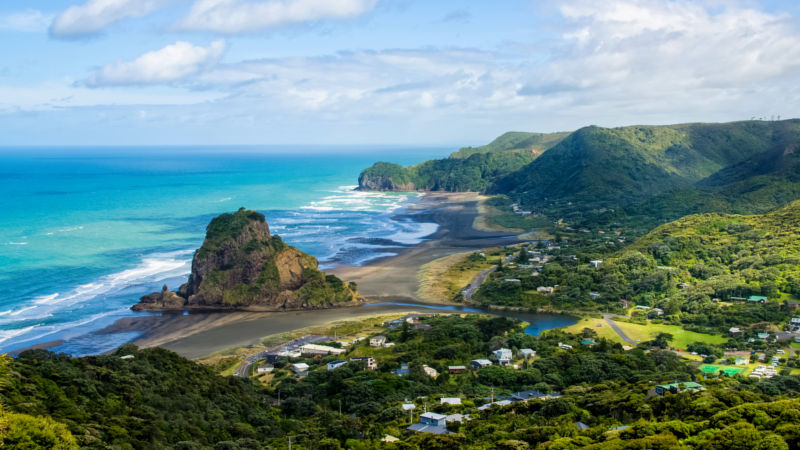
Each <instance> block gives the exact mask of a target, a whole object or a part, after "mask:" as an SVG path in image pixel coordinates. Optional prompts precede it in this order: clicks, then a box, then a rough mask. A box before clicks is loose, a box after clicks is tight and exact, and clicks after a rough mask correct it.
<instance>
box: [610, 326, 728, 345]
mask: <svg viewBox="0 0 800 450" xmlns="http://www.w3.org/2000/svg"><path fill="white" fill-rule="evenodd" d="M614 322H615V323H616V324H617V325H618V326H619V327H620V329H622V331H623V332H625V334H626V335H628V337H629V338H631V339H633V340H639V341H641V342H644V341H649V340H651V339H653V338H654V337H656V335H657V334H659V333H669V334H671V335H672V336H673V338H672V340H670V341H669V342H670V345H672V346H673V347H675V348H678V349H685V348H686V346H687V345H689V344H691V343H692V342H707V343H709V344H722V343H723V342H725V341H727V340H728V339H727V338H726V337H724V336H721V335H714V334H705V333H695V332H694V331H687V330H684V329H683V328H681V327H680V326H678V325H663V324H654V323H648V324H647V325H639V324H635V323H629V322H622V321H614Z"/></svg>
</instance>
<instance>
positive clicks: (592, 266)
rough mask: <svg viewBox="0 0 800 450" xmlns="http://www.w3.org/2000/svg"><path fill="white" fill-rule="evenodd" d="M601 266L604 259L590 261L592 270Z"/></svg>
mask: <svg viewBox="0 0 800 450" xmlns="http://www.w3.org/2000/svg"><path fill="white" fill-rule="evenodd" d="M600 264H603V260H602V259H596V260H594V261H589V267H591V268H592V269H597V268H598V267H600Z"/></svg>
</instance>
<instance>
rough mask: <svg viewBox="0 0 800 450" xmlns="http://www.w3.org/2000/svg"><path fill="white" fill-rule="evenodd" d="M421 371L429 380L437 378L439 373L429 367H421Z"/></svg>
mask: <svg viewBox="0 0 800 450" xmlns="http://www.w3.org/2000/svg"><path fill="white" fill-rule="evenodd" d="M422 371H423V372H424V373H425V375H427V376H429V377H431V378H436V377H438V376H439V372H437V371H436V369H434V368H433V367H430V366H428V365H424V366H422Z"/></svg>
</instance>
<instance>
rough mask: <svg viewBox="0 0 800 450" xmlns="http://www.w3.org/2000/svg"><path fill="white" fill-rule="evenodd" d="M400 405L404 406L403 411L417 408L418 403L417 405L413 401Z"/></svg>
mask: <svg viewBox="0 0 800 450" xmlns="http://www.w3.org/2000/svg"><path fill="white" fill-rule="evenodd" d="M400 406H401V407H402V408H403V411H413V410H415V409H417V405H415V404H413V403H403V404H402V405H400Z"/></svg>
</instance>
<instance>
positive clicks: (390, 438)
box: [381, 434, 400, 442]
mask: <svg viewBox="0 0 800 450" xmlns="http://www.w3.org/2000/svg"><path fill="white" fill-rule="evenodd" d="M399 440H400V439H399V438H396V437H394V436H392V435H391V434H387V435H385V436H384V437H383V439H381V442H397V441H399Z"/></svg>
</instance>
